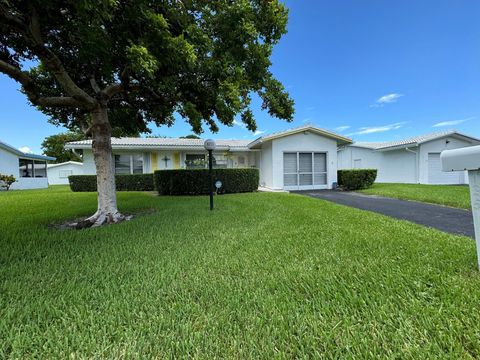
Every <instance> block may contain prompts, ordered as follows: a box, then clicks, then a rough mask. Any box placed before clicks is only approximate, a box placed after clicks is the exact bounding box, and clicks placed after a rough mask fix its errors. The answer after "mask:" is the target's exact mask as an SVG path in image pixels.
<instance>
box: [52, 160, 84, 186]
mask: <svg viewBox="0 0 480 360" xmlns="http://www.w3.org/2000/svg"><path fill="white" fill-rule="evenodd" d="M63 171H71V172H72V173H71V175H83V165H79V164H68V163H66V164H62V165H58V166H54V167H48V168H47V176H48V184H49V185H68V184H69V182H68V177H67V178H61V177H60V174H61V172H63Z"/></svg>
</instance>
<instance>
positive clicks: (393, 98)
mask: <svg viewBox="0 0 480 360" xmlns="http://www.w3.org/2000/svg"><path fill="white" fill-rule="evenodd" d="M402 96H403V94H398V93H391V94H386V95H383V96H380V97H379V98H378V99H377V100H376V101H375V104H373V105H370V107H380V106H383V105H385V104H391V103H394V102H397V101H398V99H400V98H401V97H402Z"/></svg>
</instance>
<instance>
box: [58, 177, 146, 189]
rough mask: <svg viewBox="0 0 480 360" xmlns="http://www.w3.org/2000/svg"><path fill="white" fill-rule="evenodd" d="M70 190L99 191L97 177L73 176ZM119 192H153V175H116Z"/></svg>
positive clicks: (70, 180)
mask: <svg viewBox="0 0 480 360" xmlns="http://www.w3.org/2000/svg"><path fill="white" fill-rule="evenodd" d="M68 181H69V183H70V189H72V191H74V192H88V191H97V176H96V175H71V176H69V177H68ZM115 185H116V188H117V191H153V190H154V187H153V174H133V175H115Z"/></svg>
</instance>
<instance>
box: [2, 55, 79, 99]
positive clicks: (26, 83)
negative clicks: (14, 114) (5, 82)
mask: <svg viewBox="0 0 480 360" xmlns="http://www.w3.org/2000/svg"><path fill="white" fill-rule="evenodd" d="M0 72H2V73H4V74H6V75H8V76H9V77H11V78H12V79H14V80H16V81H17V82H19V83H20V85H22V88H23V90H24V91H25V94H26V95H27V97H28V100H30V102H31V103H32V104H34V105H37V106H49V107H72V108H85V104H84V103H83V102H81V101H78V100H76V99H75V98H73V97H68V96H54V97H41V96H38V94H36V93H35V91H33V81H32V79H31V78H30V76H29V75H28V73H27V72H25V71H22V70H20V69H19V68H17V67H15V66H13V65H11V64H9V63H7V62H5V61H3V60H0Z"/></svg>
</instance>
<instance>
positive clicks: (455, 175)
mask: <svg viewBox="0 0 480 360" xmlns="http://www.w3.org/2000/svg"><path fill="white" fill-rule="evenodd" d="M479 144H480V139H477V138H474V137H472V136H468V135H465V134H461V133H459V132H457V131H455V130H449V131H443V132H437V133H432V134H426V135H421V136H416V137H412V138H408V139H404V140H399V141H390V142H376V143H369V142H355V143H353V144H351V145H348V146H344V147H341V148H339V152H338V168H339V169H366V168H374V169H378V176H377V182H383V183H419V184H465V183H467V181H468V179H467V178H466V176H465V172H463V171H457V172H442V167H441V163H440V153H441V152H442V151H443V150H447V149H456V148H461V147H466V146H473V145H479Z"/></svg>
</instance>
